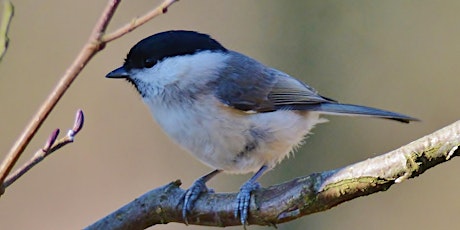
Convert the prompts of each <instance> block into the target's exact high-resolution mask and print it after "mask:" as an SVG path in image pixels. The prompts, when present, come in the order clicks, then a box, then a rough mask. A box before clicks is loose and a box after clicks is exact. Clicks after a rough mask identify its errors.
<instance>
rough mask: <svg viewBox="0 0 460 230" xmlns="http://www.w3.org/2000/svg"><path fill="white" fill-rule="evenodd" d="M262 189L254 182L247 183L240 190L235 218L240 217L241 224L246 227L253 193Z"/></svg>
mask: <svg viewBox="0 0 460 230" xmlns="http://www.w3.org/2000/svg"><path fill="white" fill-rule="evenodd" d="M258 188H260V184H259V183H257V182H254V181H247V182H246V183H244V184H243V186H241V188H240V192H239V193H238V196H237V197H236V207H235V210H234V215H235V218H238V217H240V221H241V224H242V225H243V226H246V224H247V219H248V214H249V205H250V201H251V192H252V191H254V190H256V189H258Z"/></svg>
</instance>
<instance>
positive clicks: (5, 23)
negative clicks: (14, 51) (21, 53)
mask: <svg viewBox="0 0 460 230" xmlns="http://www.w3.org/2000/svg"><path fill="white" fill-rule="evenodd" d="M3 6H4V8H3V16H2V20H1V24H0V62H1V61H2V58H3V56H4V55H5V53H6V49H8V42H9V38H8V30H9V29H10V25H11V20H12V19H13V15H14V6H13V3H11V2H10V1H8V0H5V1H4V2H3Z"/></svg>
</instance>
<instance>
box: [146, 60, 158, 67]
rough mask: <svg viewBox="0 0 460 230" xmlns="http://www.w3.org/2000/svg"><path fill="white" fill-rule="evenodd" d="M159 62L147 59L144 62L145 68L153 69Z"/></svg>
mask: <svg viewBox="0 0 460 230" xmlns="http://www.w3.org/2000/svg"><path fill="white" fill-rule="evenodd" d="M156 63H157V62H156V61H155V60H153V59H150V58H147V59H145V60H144V67H145V68H152V67H153V66H154V65H155V64H156Z"/></svg>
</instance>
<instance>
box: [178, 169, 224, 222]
mask: <svg viewBox="0 0 460 230" xmlns="http://www.w3.org/2000/svg"><path fill="white" fill-rule="evenodd" d="M220 172H222V170H220V169H216V170H214V171H212V172H210V173H208V174H206V175H204V176H202V177H200V178H198V179H197V180H196V181H195V182H193V184H192V186H190V188H188V189H187V191H185V193H184V195H183V196H182V199H181V200H183V201H184V206H183V207H182V218H183V219H184V221H185V224H188V220H187V212H189V211H190V210H192V208H193V205H194V204H195V201H196V200H197V199H198V197H199V196H200V194H201V193H205V192H209V191H212V190H210V189H208V187H206V182H208V181H209V180H210V179H211V178H213V177H214V176H215V175H217V174H218V173H220Z"/></svg>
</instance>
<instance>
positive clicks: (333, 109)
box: [284, 102, 419, 123]
mask: <svg viewBox="0 0 460 230" xmlns="http://www.w3.org/2000/svg"><path fill="white" fill-rule="evenodd" d="M284 109H290V110H308V111H318V112H321V113H324V114H333V115H345V116H346V115H349V116H369V117H378V118H385V119H390V120H395V121H399V122H404V123H409V122H411V121H419V119H417V118H413V117H410V116H407V115H404V114H400V113H395V112H390V111H386V110H382V109H376V108H372V107H367V106H361V105H351V104H340V103H327V102H326V103H319V104H310V105H308V104H303V105H291V106H289V107H287V108H284Z"/></svg>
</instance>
